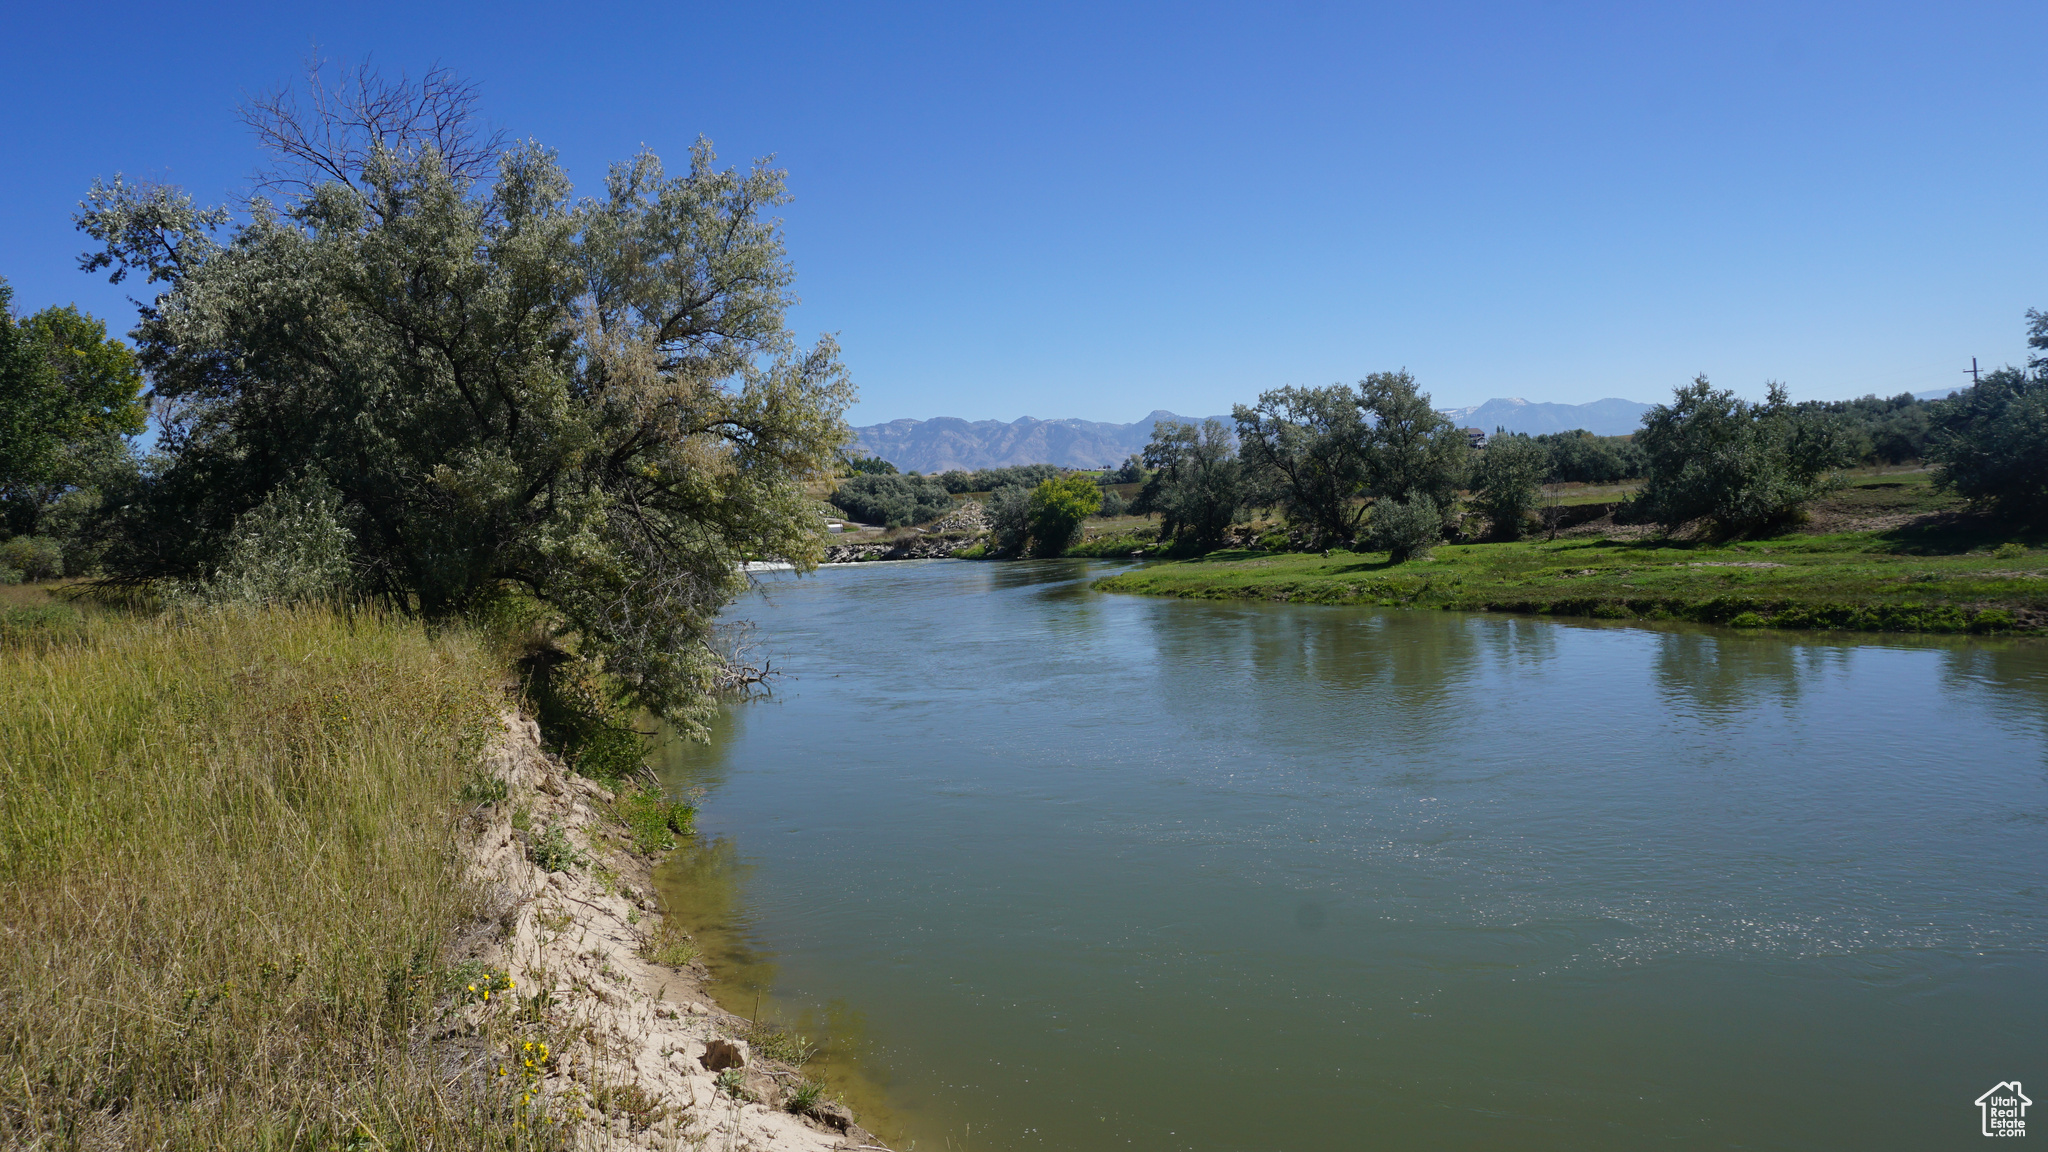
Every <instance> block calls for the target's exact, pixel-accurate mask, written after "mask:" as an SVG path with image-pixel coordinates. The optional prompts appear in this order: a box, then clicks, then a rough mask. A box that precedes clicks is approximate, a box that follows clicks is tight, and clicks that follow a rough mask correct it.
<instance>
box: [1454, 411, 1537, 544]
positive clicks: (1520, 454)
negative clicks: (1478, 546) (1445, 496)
mask: <svg viewBox="0 0 2048 1152" xmlns="http://www.w3.org/2000/svg"><path fill="white" fill-rule="evenodd" d="M1549 471H1550V453H1549V452H1548V451H1547V450H1545V449H1544V447H1543V445H1541V444H1539V443H1537V442H1536V441H1535V440H1534V439H1532V438H1530V437H1529V436H1527V435H1525V434H1523V433H1520V432H1513V433H1510V432H1507V431H1505V430H1500V431H1496V432H1495V433H1494V434H1493V436H1492V437H1491V438H1489V439H1488V440H1487V442H1486V447H1485V448H1482V449H1480V451H1479V460H1478V463H1477V464H1475V465H1474V466H1473V469H1472V497H1473V503H1474V505H1476V506H1477V507H1478V509H1479V511H1480V512H1481V513H1482V514H1484V515H1485V517H1486V518H1487V520H1489V521H1491V522H1492V525H1493V534H1494V535H1495V536H1497V537H1500V538H1501V539H1503V540H1516V539H1520V538H1521V535H1522V531H1523V528H1524V526H1525V524H1526V522H1527V521H1528V519H1529V514H1530V513H1531V512H1533V511H1535V509H1536V501H1537V498H1538V496H1539V489H1540V488H1541V487H1542V485H1543V478H1544V476H1545V475H1547V474H1548V473H1549Z"/></svg>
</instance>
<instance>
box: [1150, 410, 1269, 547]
mask: <svg viewBox="0 0 2048 1152" xmlns="http://www.w3.org/2000/svg"><path fill="white" fill-rule="evenodd" d="M1144 462H1145V467H1146V468H1147V469H1149V470H1150V471H1151V473H1152V478H1151V479H1149V480H1147V481H1146V482H1145V487H1144V488H1143V489H1141V490H1140V491H1139V493H1138V499H1137V500H1136V502H1134V503H1133V504H1132V506H1131V510H1132V511H1133V512H1137V513H1141V514H1146V513H1152V512H1157V513H1158V514H1159V535H1160V538H1161V539H1162V540H1164V539H1171V540H1173V541H1175V543H1176V544H1177V545H1178V546H1180V547H1182V548H1186V549H1189V550H1192V551H1194V552H1198V553H1200V552H1210V551H1214V550H1215V548H1216V546H1217V545H1219V544H1221V543H1222V542H1223V535H1224V533H1226V532H1228V531H1229V530H1230V522H1231V520H1232V519H1234V518H1235V517H1236V516H1237V510H1238V508H1239V506H1240V505H1241V504H1242V493H1243V478H1242V471H1241V469H1240V467H1239V464H1238V461H1237V459H1236V457H1235V456H1234V455H1233V454H1232V453H1231V447H1230V430H1229V429H1227V428H1225V427H1224V426H1223V423H1222V421H1220V420H1205V421H1203V422H1202V424H1201V426H1200V427H1197V426H1195V425H1193V424H1183V423H1180V422H1178V421H1174V420H1161V421H1160V422H1159V423H1157V424H1155V425H1153V426H1152V442H1151V443H1150V444H1147V445H1146V446H1145V452H1144Z"/></svg>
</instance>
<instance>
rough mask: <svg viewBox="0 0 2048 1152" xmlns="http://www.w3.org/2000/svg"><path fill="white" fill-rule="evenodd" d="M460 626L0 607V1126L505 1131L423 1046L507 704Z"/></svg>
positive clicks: (182, 1142)
mask: <svg viewBox="0 0 2048 1152" xmlns="http://www.w3.org/2000/svg"><path fill="white" fill-rule="evenodd" d="M503 680H504V677H503V673H502V671H501V668H500V666H499V665H498V663H497V662H496V661H495V660H494V659H493V658H491V657H490V656H489V655H488V654H487V653H486V652H485V650H484V649H483V647H482V646H480V645H479V644H478V643H477V642H476V641H475V639H473V638H472V637H471V636H470V635H469V634H467V633H465V632H462V631H459V630H443V631H442V632H440V633H439V634H437V635H434V636H429V635H428V634H427V633H426V632H424V631H423V630H421V629H420V628H418V627H417V626H415V625H413V624H411V623H409V622H407V621H404V620H401V619H397V618H394V617H392V616H389V615H386V614H381V613H373V612H356V613H351V614H342V613H338V612H335V611H333V610H329V609H320V608H301V609H277V608H272V609H244V610H237V611H234V612H215V611H206V612H199V613H194V614H179V615H167V616H161V617H156V618H142V617H138V616H136V615H133V614H130V613H127V612H105V611H96V610H91V609H89V608H85V609H82V608H80V607H78V606H74V605H70V604H66V603H63V602H61V601H56V600H52V599H49V598H47V597H45V596H42V595H41V594H40V593H39V591H36V590H30V589H24V588H17V589H12V590H9V595H8V596H7V597H6V602H5V606H4V607H0V810H4V819H0V906H4V919H5V922H6V924H7V926H8V931H7V932H6V933H5V935H4V942H0V951H4V956H0V1133H4V1138H0V1142H4V1143H6V1144H8V1145H9V1146H11V1147H52V1148H56V1147H132V1148H165V1147H179V1148H258V1147H280V1148H284V1147H305V1148H315V1147H318V1148H342V1147H392V1146H406V1147H461V1148H483V1147H497V1148H504V1147H519V1146H526V1145H527V1144H529V1143H533V1141H530V1140H529V1139H528V1135H527V1134H525V1133H523V1132H522V1131H521V1130H520V1129H518V1128H517V1127H516V1126H515V1125H516V1118H515V1115H514V1112H513V1109H512V1108H511V1103H512V1101H511V1098H510V1096H509V1095H508V1094H505V1093H500V1092H498V1091H497V1090H496V1088H495V1087H493V1086H491V1085H488V1084H483V1083H475V1082H469V1081H464V1080H455V1081H451V1080H450V1078H449V1075H448V1071H449V1070H448V1069H447V1068H444V1067H442V1066H441V1064H439V1063H438V1062H437V1056H436V1054H435V1051H434V1050H433V1049H432V1048H431V1047H429V1046H428V1045H426V1044H425V1043H424V1036H423V1032H422V1030H423V1028H424V1026H425V1022H426V1021H427V1019H428V1016H429V1013H430V1010H431V1009H432V1008H433V1006H434V1005H435V1003H436V1002H437V1001H445V1000H446V999H447V998H449V997H450V996H453V995H454V994H455V993H457V992H459V991H460V989H459V988H458V987H456V986H454V984H453V979H454V975H455V974H454V973H453V972H451V971H450V970H449V969H448V968H446V967H445V966H444V965H443V963H442V958H443V956H444V955H445V949H446V946H447V945H448V944H449V943H450V940H451V936H452V934H453V933H454V932H455V931H456V929H457V927H458V926H459V925H461V924H463V923H464V922H466V921H467V920H469V919H470V918H471V917H472V916H473V914H474V913H475V911H476V907H477V905H476V899H475V894H474V893H472V892H471V891H469V889H468V888H467V887H466V886H465V885H464V883H463V882H462V873H461V867H460V861H459V860H458V859H457V858H456V854H455V851H454V844H453V841H452V839H451V836H450V829H451V821H452V819H453V816H454V813H455V811H456V808H457V805H458V797H459V796H460V795H461V794H462V792H463V790H464V788H465V787H467V786H469V785H470V784H471V783H472V780H471V775H470V774H471V773H472V772H473V771H474V767H473V766H474V765H475V763H476V759H477V752H478V750H479V748H480V747H481V745H482V742H483V741H484V739H485V736H486V734H487V733H488V732H489V731H490V730H491V728H492V727H493V726H494V725H495V723H496V716H497V713H498V710H499V709H500V708H502V707H503V702H504V699H505V693H504V683H503Z"/></svg>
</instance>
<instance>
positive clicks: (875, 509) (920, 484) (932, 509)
mask: <svg viewBox="0 0 2048 1152" xmlns="http://www.w3.org/2000/svg"><path fill="white" fill-rule="evenodd" d="M826 499H828V500H830V501H831V502H832V505H833V506H834V507H836V508H838V509H839V510H840V511H842V512H844V513H846V514H847V515H848V516H851V517H853V518H854V519H855V520H859V521H861V522H863V523H867V524H886V525H888V526H889V527H891V528H901V527H903V526H904V525H906V524H922V523H924V522H925V521H927V520H936V519H938V518H939V517H941V516H943V515H945V514H946V513H947V512H949V511H951V510H952V507H953V497H952V495H951V494H950V493H948V492H947V491H946V486H945V485H944V484H942V483H940V482H939V481H938V480H935V479H933V478H932V477H929V476H889V475H884V476H855V477H853V478H852V479H850V480H845V481H842V482H840V485H839V487H838V488H837V489H835V490H834V491H833V493H832V495H830V496H828V497H826Z"/></svg>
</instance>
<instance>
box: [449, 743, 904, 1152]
mask: <svg viewBox="0 0 2048 1152" xmlns="http://www.w3.org/2000/svg"><path fill="white" fill-rule="evenodd" d="M501 727H502V730H501V731H500V733H499V734H498V736H497V738H496V740H495V741H494V742H493V744H492V746H491V749H490V751H489V753H488V754H487V756H486V757H485V764H484V769H483V772H484V777H485V778H486V779H488V780H491V781H496V782H497V783H499V784H502V785H503V789H502V794H499V793H500V790H499V789H498V788H497V787H496V786H495V785H493V786H492V787H491V793H492V798H491V799H489V800H488V801H487V802H482V803H478V804H476V805H475V806H474V807H472V808H471V809H470V810H469V811H468V812H467V813H465V814H464V816H463V819H462V822H461V829H462V831H461V835H462V837H463V851H464V854H465V857H466V858H467V860H468V862H469V867H470V874H471V877H472V879H473V881H474V882H476V883H477V884H479V885H480V886H481V887H482V888H483V889H484V890H486V891H487V892H488V893H489V898H488V899H489V908H488V915H487V918H486V921H485V922H486V923H487V924H488V925H489V927H488V928H487V929H486V930H485V931H483V932H481V933H479V934H477V938H476V939H475V940H474V942H473V943H472V944H471V946H470V949H469V951H468V954H467V955H466V956H465V957H464V959H463V960H462V961H461V965H462V966H466V970H468V971H471V972H474V973H478V974H479V975H478V977H477V979H478V980H480V981H481V983H480V984H478V983H474V982H473V983H472V985H471V986H474V987H480V988H483V989H485V990H486V991H490V990H492V989H495V990H496V994H495V995H470V996H468V997H467V998H466V999H467V1003H466V1004H465V1007H464V1009H463V1014H462V1016H461V1018H460V1019H459V1020H457V1021H453V1022H451V1024H450V1025H448V1026H446V1027H444V1030H443V1031H444V1032H445V1033H447V1034H449V1035H459V1036H463V1037H465V1038H466V1043H468V1044H469V1045H470V1046H471V1047H473V1048H474V1049H475V1050H476V1052H477V1054H478V1059H479V1060H481V1062H482V1063H483V1064H491V1063H493V1062H495V1063H496V1065H497V1066H498V1067H500V1068H503V1069H505V1071H504V1072H503V1073H497V1074H499V1075H504V1076H510V1077H514V1078H517V1079H518V1081H519V1083H518V1087H519V1089H520V1092H521V1096H522V1101H523V1102H524V1104H525V1106H526V1107H528V1108H529V1109H530V1110H531V1111H532V1113H533V1114H534V1115H536V1116H539V1117H545V1118H546V1120H547V1122H549V1123H553V1124H557V1125H560V1126H562V1128H563V1131H564V1132H566V1133H567V1134H568V1135H569V1137H570V1139H569V1141H568V1143H570V1144H571V1145H572V1146H575V1147H582V1148H620V1149H625V1148H645V1149H668V1148H676V1147H715V1148H727V1147H734V1148H752V1149H757V1150H760V1152H834V1150H841V1149H852V1148H863V1147H865V1148H879V1147H881V1144H880V1142H879V1141H878V1140H877V1139H876V1138H874V1137H873V1136H872V1135H870V1134H869V1133H867V1132H865V1131H863V1130H862V1129H861V1128H859V1127H858V1126H857V1125H856V1124H855V1123H854V1118H853V1115H852V1113H850V1112H849V1111H847V1110H846V1109H845V1108H844V1107H843V1106H841V1105H839V1104H837V1103H835V1102H834V1101H832V1100H831V1099H829V1098H828V1097H826V1096H825V1095H824V1093H823V1090H822V1088H821V1087H820V1086H818V1085H816V1084H814V1083H813V1082H812V1081H810V1080H809V1079H807V1078H806V1077H805V1075H804V1072H803V1068H802V1064H803V1063H804V1061H805V1060H806V1059H807V1058H808V1056H809V1054H810V1053H809V1046H808V1045H807V1044H806V1042H804V1041H803V1040H802V1039H801V1038H799V1037H795V1036H792V1035H789V1034H787V1033H784V1032H781V1031H779V1030H777V1029H774V1028H770V1027H762V1026H757V1025H756V1024H754V1023H753V1022H750V1021H748V1020H746V1019H744V1018H741V1017H739V1016H735V1015H733V1014H731V1013H728V1012H726V1011H724V1010H723V1009H721V1008H719V1007H718V1006H717V1005H716V1004H715V1003H714V1002H713V1001H712V998H711V996H710V995H709V993H708V992H707V990H706V987H705V986H706V983H707V981H708V979H709V976H710V973H709V972H708V970H707V969H706V968H705V966H704V964H703V961H702V960H701V958H700V957H699V956H698V954H697V950H696V948H695V946H694V944H693V943H692V942H691V941H690V939H689V938H688V936H687V935H686V934H685V933H683V932H682V931H681V930H679V929H677V928H674V927H672V926H670V925H669V924H668V923H667V921H666V918H665V917H664V915H663V913H662V910H661V907H660V904H659V901H658V900H657V899H656V897H655V894H654V893H655V885H654V877H653V870H654V867H655V866H656V863H657V860H656V858H655V857H653V856H650V855H647V854H645V853H642V852H640V851H638V850H637V848H636V846H635V844H634V842H633V840H632V838H631V835H630V834H629V831H628V827H627V822H626V821H625V820H624V819H622V818H621V811H620V805H621V797H620V796H618V795H616V794H614V793H613V792H612V791H611V790H610V789H607V788H605V787H604V786H603V785H601V784H599V783H597V782H596V781H593V780H589V779H586V778H583V777H579V776H576V775H573V774H571V773H569V772H567V771H565V770H564V769H563V767H562V765H561V764H560V762H559V761H557V760H555V759H554V758H552V757H550V756H549V755H547V753H545V752H544V751H543V750H542V747H541V740H540V730H539V728H538V726H536V725H535V724H534V723H533V722H532V721H530V720H526V719H522V718H517V717H513V716H510V715H507V716H505V717H502V718H501Z"/></svg>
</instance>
